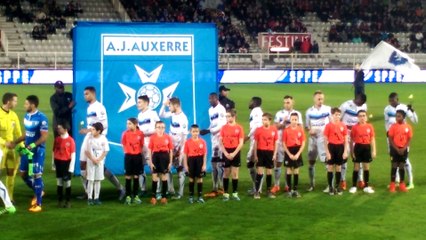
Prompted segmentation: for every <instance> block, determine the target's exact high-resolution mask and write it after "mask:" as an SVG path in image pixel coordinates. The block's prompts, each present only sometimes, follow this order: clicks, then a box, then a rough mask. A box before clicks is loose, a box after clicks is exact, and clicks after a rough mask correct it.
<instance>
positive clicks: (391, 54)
mask: <svg viewBox="0 0 426 240" xmlns="http://www.w3.org/2000/svg"><path fill="white" fill-rule="evenodd" d="M360 68H361V69H364V70H367V71H368V70H370V69H392V70H395V71H397V72H399V73H401V74H402V75H410V74H412V73H413V72H417V71H420V68H419V66H417V65H416V64H414V59H412V58H410V57H409V56H408V55H407V54H406V53H403V52H401V51H400V50H398V49H396V48H395V47H394V46H392V45H390V44H389V43H387V42H384V41H381V42H380V43H379V44H377V46H376V47H375V48H374V49H373V51H372V52H371V53H370V55H368V57H367V58H366V59H365V60H364V61H363V62H362V64H361V67H360Z"/></svg>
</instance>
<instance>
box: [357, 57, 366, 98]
mask: <svg viewBox="0 0 426 240" xmlns="http://www.w3.org/2000/svg"><path fill="white" fill-rule="evenodd" d="M354 78H355V79H354V94H355V97H356V96H357V95H359V94H361V93H362V94H365V83H364V71H363V70H362V69H361V68H360V67H359V65H358V64H357V65H356V67H355V76H354Z"/></svg>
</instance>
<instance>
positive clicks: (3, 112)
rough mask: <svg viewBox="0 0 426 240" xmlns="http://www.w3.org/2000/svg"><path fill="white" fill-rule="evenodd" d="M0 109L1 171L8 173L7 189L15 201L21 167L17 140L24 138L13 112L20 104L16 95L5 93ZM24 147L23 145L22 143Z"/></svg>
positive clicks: (16, 116)
mask: <svg viewBox="0 0 426 240" xmlns="http://www.w3.org/2000/svg"><path fill="white" fill-rule="evenodd" d="M2 102H3V105H2V106H1V109H0V149H1V150H2V151H3V159H2V161H1V169H2V170H3V173H4V172H5V173H6V188H7V192H8V193H9V196H10V198H11V200H12V201H13V189H14V186H15V176H16V172H17V170H18V167H19V161H20V157H19V154H18V153H17V152H16V151H15V146H16V145H17V144H16V140H17V139H18V138H19V137H21V136H22V131H21V124H20V122H19V118H18V115H16V113H15V112H14V111H13V109H14V108H15V107H16V105H17V103H18V96H17V95H16V94H15V93H5V94H4V95H3V98H2ZM20 144H22V146H24V145H23V143H20Z"/></svg>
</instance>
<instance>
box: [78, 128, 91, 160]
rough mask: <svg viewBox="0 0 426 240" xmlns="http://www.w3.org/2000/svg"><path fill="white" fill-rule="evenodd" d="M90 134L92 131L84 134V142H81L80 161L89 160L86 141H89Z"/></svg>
mask: <svg viewBox="0 0 426 240" xmlns="http://www.w3.org/2000/svg"><path fill="white" fill-rule="evenodd" d="M89 134H90V133H87V134H86V135H85V136H84V139H83V143H82V144H81V146H82V147H81V148H80V162H87V157H86V153H85V149H84V146H86V142H87V139H88V137H89Z"/></svg>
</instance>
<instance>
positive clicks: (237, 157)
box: [222, 148, 241, 168]
mask: <svg viewBox="0 0 426 240" xmlns="http://www.w3.org/2000/svg"><path fill="white" fill-rule="evenodd" d="M225 149H226V151H227V152H228V153H233V152H234V151H235V149H236V148H225ZM222 159H224V161H225V165H224V166H223V167H224V168H229V167H240V166H241V151H238V153H237V155H235V157H234V159H232V160H229V159H228V158H226V157H225V154H223V155H222Z"/></svg>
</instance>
